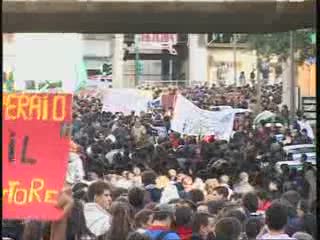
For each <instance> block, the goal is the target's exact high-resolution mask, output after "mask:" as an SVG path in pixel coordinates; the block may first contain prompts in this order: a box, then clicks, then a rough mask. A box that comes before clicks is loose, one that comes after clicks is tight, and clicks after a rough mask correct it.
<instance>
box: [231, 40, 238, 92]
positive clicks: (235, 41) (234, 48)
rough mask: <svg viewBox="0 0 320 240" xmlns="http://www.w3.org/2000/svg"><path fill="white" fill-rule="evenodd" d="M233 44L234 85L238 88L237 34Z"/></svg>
mask: <svg viewBox="0 0 320 240" xmlns="http://www.w3.org/2000/svg"><path fill="white" fill-rule="evenodd" d="M232 43H233V70H234V85H235V86H237V38H236V35H235V34H233V37H232Z"/></svg>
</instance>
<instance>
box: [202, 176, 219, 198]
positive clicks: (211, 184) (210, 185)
mask: <svg viewBox="0 0 320 240" xmlns="http://www.w3.org/2000/svg"><path fill="white" fill-rule="evenodd" d="M218 186H219V181H218V179H216V178H210V179H207V180H206V181H205V190H206V193H207V194H212V191H213V189H214V188H216V187H218Z"/></svg>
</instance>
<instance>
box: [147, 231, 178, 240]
mask: <svg viewBox="0 0 320 240" xmlns="http://www.w3.org/2000/svg"><path fill="white" fill-rule="evenodd" d="M163 231H164V230H147V231H146V234H147V235H148V236H149V237H150V238H151V240H156V239H157V237H158V236H159V235H160V234H161V233H162V232H163ZM161 240H180V237H179V236H178V234H176V233H175V232H169V233H167V234H166V235H165V236H164V237H163V238H162V239H161Z"/></svg>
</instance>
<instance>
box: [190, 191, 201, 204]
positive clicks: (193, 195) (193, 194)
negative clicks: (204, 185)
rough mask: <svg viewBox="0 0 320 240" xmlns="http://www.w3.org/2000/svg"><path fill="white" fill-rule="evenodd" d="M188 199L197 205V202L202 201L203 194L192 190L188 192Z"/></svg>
mask: <svg viewBox="0 0 320 240" xmlns="http://www.w3.org/2000/svg"><path fill="white" fill-rule="evenodd" d="M189 199H190V200H191V201H192V202H194V203H195V204H197V203H198V202H202V201H203V200H204V194H203V192H202V191H201V190H200V189H192V190H191V191H190V192H189Z"/></svg>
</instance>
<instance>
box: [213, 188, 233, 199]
mask: <svg viewBox="0 0 320 240" xmlns="http://www.w3.org/2000/svg"><path fill="white" fill-rule="evenodd" d="M211 195H212V200H214V201H219V200H224V201H227V200H228V196H229V191H228V188H226V187H223V186H219V187H216V188H214V189H213V190H212V194H211Z"/></svg>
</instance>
